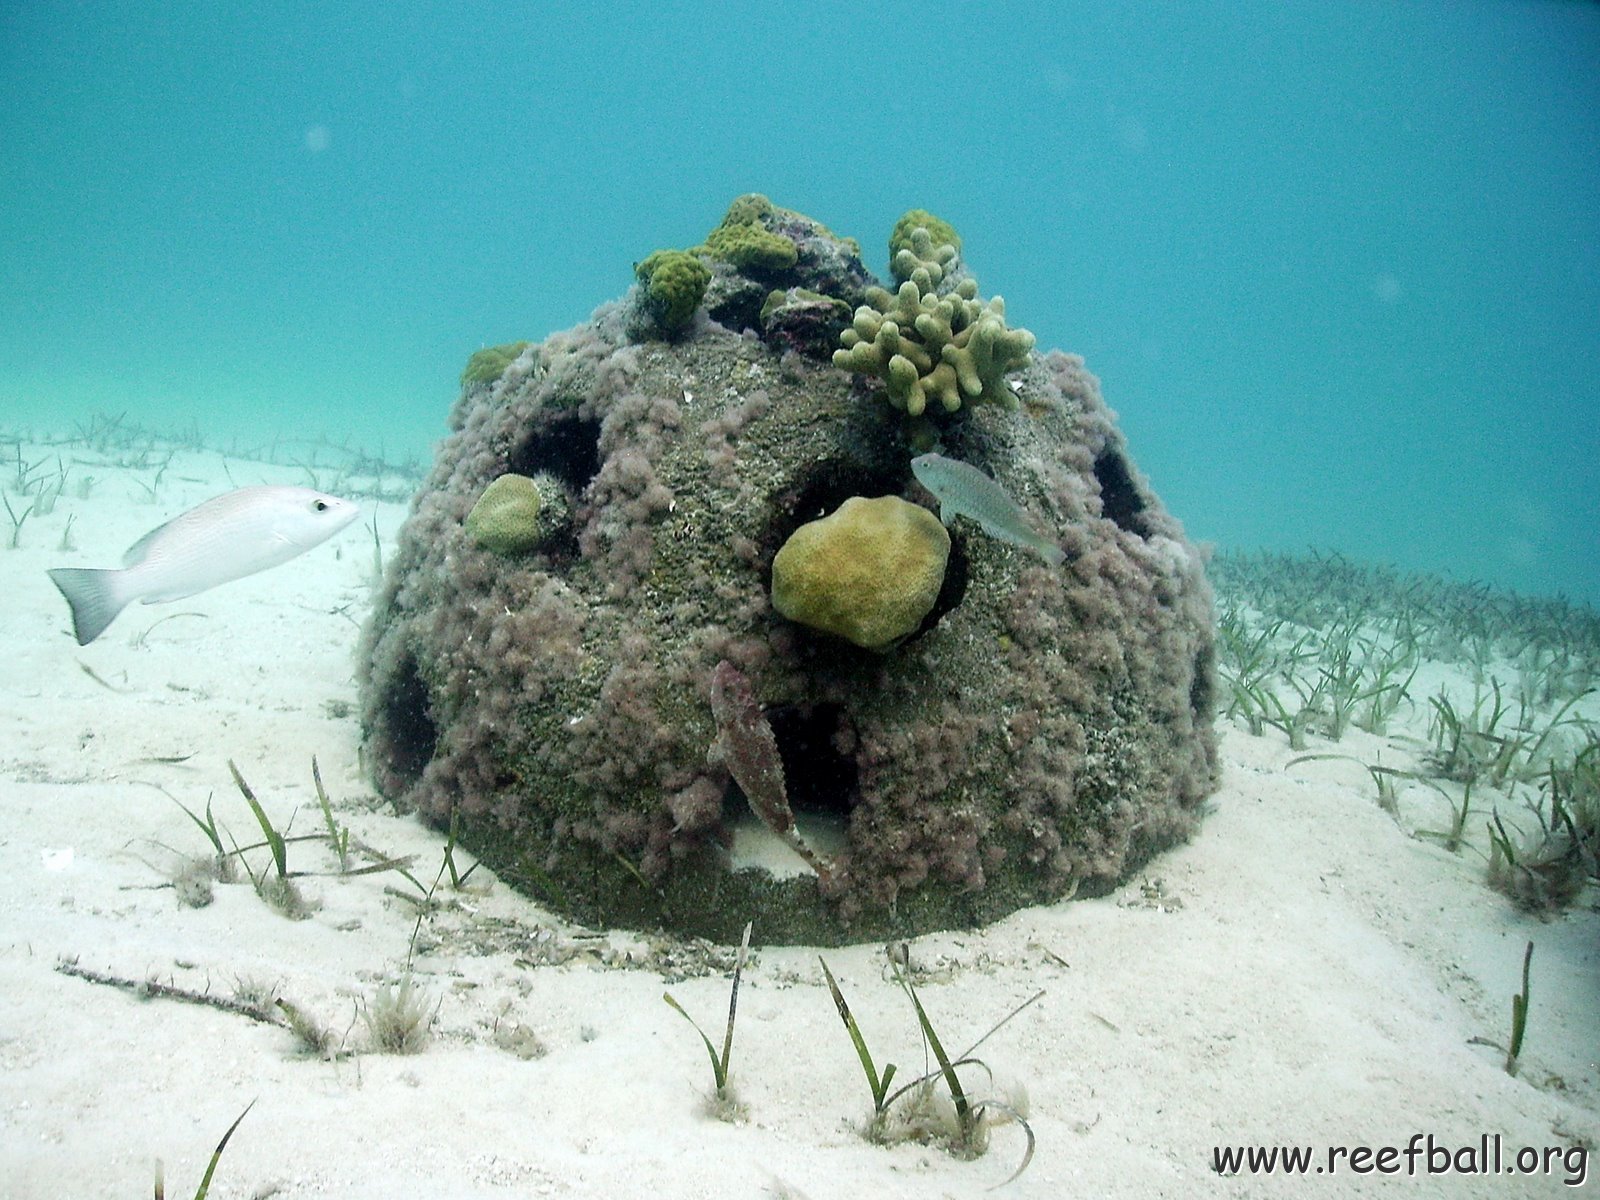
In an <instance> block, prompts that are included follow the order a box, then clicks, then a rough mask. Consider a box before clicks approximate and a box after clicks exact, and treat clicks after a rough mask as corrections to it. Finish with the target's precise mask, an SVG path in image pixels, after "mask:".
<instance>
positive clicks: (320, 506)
mask: <svg viewBox="0 0 1600 1200" xmlns="http://www.w3.org/2000/svg"><path fill="white" fill-rule="evenodd" d="M311 507H312V508H314V509H316V510H317V511H318V512H327V511H328V502H327V501H326V500H313V501H312V502H311Z"/></svg>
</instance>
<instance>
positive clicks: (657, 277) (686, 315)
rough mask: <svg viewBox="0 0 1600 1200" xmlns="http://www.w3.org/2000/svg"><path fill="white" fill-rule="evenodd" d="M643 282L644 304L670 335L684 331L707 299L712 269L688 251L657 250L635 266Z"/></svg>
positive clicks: (636, 272)
mask: <svg viewBox="0 0 1600 1200" xmlns="http://www.w3.org/2000/svg"><path fill="white" fill-rule="evenodd" d="M633 273H634V274H635V275H636V276H637V277H638V279H639V282H640V283H641V284H643V285H644V306H645V308H646V310H647V311H648V313H649V315H650V318H651V319H652V320H653V321H654V322H655V325H656V327H657V328H658V329H659V330H660V331H661V333H662V334H664V335H665V336H667V337H669V338H670V337H673V336H674V335H676V334H678V333H681V332H682V331H683V330H684V328H685V327H686V326H687V325H688V324H689V319H690V318H691V317H693V316H694V310H695V309H697V308H699V307H700V302H701V301H702V300H704V299H705V296H706V285H707V284H709V283H710V282H711V271H710V269H709V268H707V266H706V265H705V263H703V262H701V261H700V260H699V258H697V257H696V256H695V255H693V254H691V253H689V252H688V251H687V250H657V251H656V252H655V253H654V254H651V255H650V256H649V257H647V258H646V259H644V261H643V262H640V263H637V264H635V265H634V268H633Z"/></svg>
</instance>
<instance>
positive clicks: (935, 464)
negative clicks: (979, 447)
mask: <svg viewBox="0 0 1600 1200" xmlns="http://www.w3.org/2000/svg"><path fill="white" fill-rule="evenodd" d="M911 473H912V474H913V475H915V476H916V477H917V482H918V483H920V484H922V486H923V487H925V488H927V489H928V490H929V491H930V492H932V493H933V495H934V498H935V499H937V500H938V501H939V520H941V521H943V522H944V523H945V524H946V525H948V524H950V522H951V520H952V519H953V518H955V517H958V516H963V517H971V518H972V519H973V520H974V521H976V522H977V523H978V524H979V525H981V526H983V529H984V531H985V532H986V533H988V534H989V536H991V537H997V538H999V539H1000V540H1001V541H1002V542H1010V543H1011V544H1012V545H1013V546H1022V547H1024V548H1025V549H1028V550H1032V551H1033V552H1034V553H1035V554H1037V555H1038V556H1039V557H1040V558H1042V559H1044V560H1045V562H1047V563H1049V564H1050V565H1051V566H1052V567H1059V566H1060V565H1061V564H1062V563H1064V562H1065V561H1066V559H1067V556H1066V554H1065V553H1063V552H1062V549H1061V547H1060V546H1058V545H1056V544H1055V542H1053V541H1051V540H1050V539H1049V538H1047V537H1044V536H1043V535H1042V534H1038V533H1035V532H1034V531H1033V529H1032V528H1031V527H1030V526H1029V524H1028V514H1027V513H1025V512H1023V511H1022V508H1021V506H1020V505H1018V504H1017V502H1016V501H1015V500H1013V499H1012V498H1011V497H1010V496H1008V495H1006V491H1005V489H1004V488H1003V487H1001V486H1000V485H999V484H998V483H996V482H995V481H994V480H993V479H990V478H989V476H987V475H985V474H984V473H983V472H982V471H980V470H978V468H977V467H975V466H973V465H972V464H971V463H964V462H962V461H961V460H959V459H955V458H946V457H945V456H944V455H942V454H921V455H918V456H917V457H916V458H913V459H912V460H911Z"/></svg>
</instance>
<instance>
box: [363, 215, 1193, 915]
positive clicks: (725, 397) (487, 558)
mask: <svg viewBox="0 0 1600 1200" xmlns="http://www.w3.org/2000/svg"><path fill="white" fill-rule="evenodd" d="M959 247H960V240H959V237H957V236H956V234H955V231H954V230H953V229H951V228H950V227H949V226H948V225H946V224H945V223H944V222H942V221H940V220H939V219H938V218H937V217H934V216H933V215H932V214H929V213H924V212H920V211H915V210H914V211H913V212H912V213H908V214H907V215H906V217H905V218H903V219H902V221H901V223H900V224H899V225H897V226H896V228H895V234H894V236H893V238H892V239H891V254H892V255H893V265H892V268H891V270H892V274H893V276H894V284H895V290H890V289H888V288H884V287H882V286H880V285H879V284H878V283H877V281H876V280H875V279H874V278H873V277H872V276H871V275H870V273H869V272H868V271H867V270H866V268H865V267H863V265H862V263H861V258H860V253H859V247H858V246H857V244H856V243H855V242H854V240H853V239H849V238H840V237H838V236H836V235H834V234H832V233H831V232H829V231H828V230H827V229H826V228H825V227H823V226H821V225H820V224H818V223H817V222H815V221H813V220H811V219H810V218H807V217H805V216H803V215H801V214H799V213H795V212H791V211H789V210H786V209H782V208H778V207H776V206H774V205H772V204H771V203H770V202H769V201H767V200H766V199H765V198H764V197H760V196H744V197H740V198H739V199H738V200H736V201H735V202H734V205H733V207H732V208H731V209H730V210H729V213H728V216H727V217H726V218H725V219H724V221H723V222H722V224H721V225H719V226H718V227H717V228H716V229H715V230H713V231H712V233H711V234H710V235H708V237H707V239H706V242H705V243H704V244H702V245H700V246H696V247H693V248H691V249H690V250H687V251H677V250H668V251H657V252H656V253H654V254H651V255H649V256H648V257H646V258H644V259H643V260H641V262H640V263H638V264H637V266H636V276H637V280H638V281H637V283H636V284H635V286H634V287H632V288H631V289H630V291H629V292H628V294H627V295H626V296H625V297H623V298H622V299H621V300H619V301H616V302H614V303H610V304H607V305H604V306H602V307H601V308H600V309H599V310H597V311H596V312H595V314H594V315H593V317H592V318H591V319H590V320H589V321H587V322H585V323H583V324H581V325H579V326H577V327H576V328H574V329H571V330H568V331H567V332H564V333H558V334H555V335H553V336H551V337H549V338H548V339H546V340H545V341H544V342H542V343H536V344H523V343H514V344H512V345H509V346H503V347H495V348H493V349H492V350H486V351H481V352H479V354H477V355H474V356H473V359H472V361H471V362H470V363H469V364H468V368H467V371H466V373H465V374H464V376H463V387H462V392H461V396H460V399H459V400H458V401H457V403H456V405H455V408H454V410H453V411H452V413H451V417H450V428H451V431H452V432H451V434H450V436H449V437H448V438H447V439H446V440H445V441H444V443H443V444H442V445H441V447H440V450H439V453H438V458H437V461H436V462H435V464H434V467H433V470H432V473H431V475H430V476H429V478H428V479H427V481H426V483H425V484H424V485H423V486H422V488H421V490H420V491H419V493H418V494H417V496H416V497H415V499H414V501H413V505H412V510H411V513H410V515H409V517H408V519H407V521H406V524H405V526H404V528H403V529H402V530H401V533H400V545H399V551H398V553H397V554H396V555H395V556H394V558H393V560H392V561H391V563H390V566H389V570H388V573H387V576H386V578H385V580H384V583H383V586H382V590H381V592H380V594H379V596H378V598H377V602H376V605H375V608H374V611H373V614H372V617H371V619H370V621H369V623H368V625H367V627H366V628H365V630H364V633H363V637H362V647H361V662H362V668H361V674H362V680H361V686H362V734H363V741H364V750H365V760H366V763H367V765H368V768H369V769H370V770H371V771H372V773H373V776H374V780H375V782H376V784H377V786H378V788H379V789H380V790H381V792H382V793H383V794H384V795H385V796H387V797H388V798H389V799H390V800H392V801H393V802H394V803H395V804H396V805H397V806H399V807H400V808H402V809H408V810H413V811H416V812H417V813H419V814H420V815H422V816H423V817H425V818H426V819H428V820H431V821H434V822H437V823H440V824H441V825H449V824H450V823H451V822H452V821H453V822H455V825H456V828H457V831H458V837H459V840H460V842H461V844H462V845H463V846H465V847H466V848H468V849H469V850H471V851H472V852H474V853H476V854H477V855H478V856H480V857H481V858H482V859H483V860H484V861H485V862H487V863H488V864H489V865H490V866H491V867H493V868H494V869H495V870H496V871H497V872H498V873H499V874H500V876H501V877H502V878H503V879H505V880H506V881H508V882H509V883H511V884H512V885H514V886H515V887H517V888H518V889H520V890H522V891H524V892H526V893H527V894H529V895H530V896H532V897H534V898H535V899H537V900H539V901H540V902H542V903H544V904H547V905H549V906H550V907H552V908H553V909H555V910H557V911H559V912H561V913H563V914H565V915H567V916H569V917H571V918H573V919H575V920H577V921H580V922H583V923H585V924H589V925H592V926H598V927H607V926H620V927H625V928H641V929H654V928H665V929H668V930H673V931H677V932H680V933H685V934H693V935H702V936H706V937H710V938H715V939H719V940H722V941H736V940H737V939H738V936H739V932H740V930H741V929H742V928H743V926H744V924H745V922H747V921H754V923H755V928H756V930H757V936H758V938H759V939H760V940H762V941H764V942H767V943H769V944H770V943H785V942H787V943H811V944H818V945H833V944H838V943H841V942H846V941H865V940H869V939H881V938H886V937H898V936H910V935H914V934H917V933H921V932H926V931H929V930H935V929H950V928H963V927H971V926H975V925H980V924H983V923H986V922H989V921H993V920H995V919H997V918H999V917H1002V916H1004V915H1006V914H1008V913H1010V912H1013V911H1015V910H1016V909H1018V908H1020V907H1023V906H1026V905H1029V904H1035V903H1041V902H1048V901H1052V900H1056V899H1059V898H1061V897H1064V896H1069V895H1073V894H1077V895H1094V894H1104V893H1105V892H1106V891H1107V890H1109V889H1110V888H1112V887H1114V886H1115V885H1116V884H1117V883H1118V882H1119V881H1120V880H1122V879H1124V878H1126V876H1127V874H1128V873H1129V872H1130V871H1131V870H1133V869H1135V868H1136V867H1137V866H1138V865H1139V864H1141V863H1143V862H1145V861H1146V860H1148V859H1149V857H1150V856H1151V855H1152V854H1154V853H1156V852H1157V851H1159V850H1160V849H1162V848H1164V847H1166V846H1169V845H1171V844H1173V843H1175V842H1178V841H1181V840H1182V839H1184V838H1185V837H1186V836H1187V835H1188V834H1189V832H1190V831H1191V830H1192V828H1193V826H1194V824H1195V822H1196V820H1197V818H1198V815H1199V811H1200V805H1201V802H1202V800H1203V799H1204V797H1205V796H1206V795H1207V794H1209V793H1210V792H1211V791H1212V790H1213V789H1214V788H1215V786H1216V782H1217V776H1218V765H1217V748H1216V738H1215V732H1214V729H1213V716H1214V712H1213V696H1214V691H1215V681H1214V664H1213V622H1212V604H1211V591H1210V587H1209V585H1208V584H1207V581H1206V578H1205V573H1204V568H1203V565H1202V558H1201V555H1200V553H1199V552H1198V551H1197V549H1196V548H1195V547H1194V546H1193V545H1191V544H1190V543H1189V542H1188V541H1187V540H1186V539H1185V537H1184V534H1183V530H1182V528H1181V526H1180V525H1179V523H1178V522H1177V521H1176V520H1175V519H1174V518H1173V517H1172V516H1170V515H1169V514H1168V513H1167V512H1166V510H1165V509H1164V508H1163V507H1162V505H1161V502H1160V500H1159V499H1158V498H1157V497H1156V495H1155V493H1154V492H1153V491H1152V490H1151V488H1150V486H1149V484H1148V482H1147V481H1146V480H1145V479H1144V478H1143V476H1142V475H1141V474H1140V473H1139V471H1138V470H1137V468H1136V467H1135V465H1134V463H1133V461H1132V459H1131V458H1130V457H1129V454H1128V450H1127V447H1126V444H1125V441H1124V439H1123V436H1122V434H1121V432H1120V431H1119V430H1118V429H1117V427H1116V425H1115V423H1114V418H1113V416H1112V414H1111V412H1110V410H1109V409H1107V407H1106V405H1105V403H1104V402H1103V401H1102V399H1101V398H1100V393H1099V388H1098V385H1097V383H1096V381H1095V379H1094V377H1093V376H1091V375H1090V374H1089V373H1088V372H1087V371H1086V370H1085V369H1084V366H1083V363H1082V361H1081V360H1080V359H1078V358H1076V357H1073V356H1070V355H1066V354H1062V353H1060V352H1056V351H1052V352H1049V353H1039V352H1037V351H1035V350H1033V348H1032V345H1033V339H1032V336H1031V335H1030V334H1028V333H1027V332H1026V330H1022V329H1014V328H1012V327H1011V326H1010V325H1008V324H1007V315H1006V314H1005V312H1004V306H1003V304H1002V303H1001V302H1000V301H999V299H998V298H993V299H991V300H987V301H985V300H982V299H981V298H979V297H978V294H977V286H976V281H975V280H974V279H973V277H972V275H971V274H970V273H969V272H968V271H967V269H966V267H965V264H964V263H963V262H962V260H961V257H960V249H959ZM929 451H937V453H938V455H940V456H942V457H943V458H944V459H948V460H954V461H953V463H949V464H945V465H947V466H949V467H950V468H951V471H952V472H954V473H956V474H953V475H952V482H950V483H949V484H948V485H945V484H943V483H941V482H938V481H934V480H933V479H931V478H930V477H927V476H925V478H928V479H929V482H928V486H927V487H924V486H923V483H921V482H919V480H918V478H917V476H915V475H914V474H913V471H912V466H911V464H912V460H913V459H914V458H917V457H918V456H919V455H923V454H925V453H927V452H929ZM924 461H927V460H924ZM962 464H966V466H965V467H963V466H962ZM968 467H970V468H975V469H976V471H981V472H982V473H983V475H984V476H987V477H988V479H987V480H984V479H983V478H982V477H979V476H978V475H977V474H976V471H972V470H968V469H967V468H968ZM947 486H948V490H947ZM928 488H934V489H936V490H935V491H934V492H930V491H929V490H928ZM884 497H892V498H894V499H893V500H892V501H890V502H885V501H884V500H883V498H884ZM852 501H854V503H851V502H852ZM861 501H873V502H874V503H871V504H867V503H862V502H861ZM941 507H943V508H944V509H945V512H944V514H943V515H944V518H945V524H944V526H941V525H940V521H939V518H938V517H937V516H935V515H934V514H936V513H938V511H939V509H940V508H941ZM780 550H784V551H785V553H784V555H783V556H782V558H781V559H780V558H779V551H780ZM775 559H779V562H778V564H777V567H776V568H775V566H774V560H775ZM775 598H776V600H775ZM719 688H720V689H721V693H718V689H719ZM714 693H718V694H720V695H721V699H722V703H721V704H720V705H718V706H714V704H713V700H714V699H716V698H717V696H716V695H714ZM741 697H742V698H743V699H744V700H745V701H746V703H744V704H742V705H741V704H740V703H738V701H739V699H740V698H741ZM764 747H766V748H768V749H770V750H772V751H775V753H770V754H769V753H765V752H764V750H763V748H764ZM751 847H754V849H753V850H752V849H751Z"/></svg>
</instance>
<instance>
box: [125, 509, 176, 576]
mask: <svg viewBox="0 0 1600 1200" xmlns="http://www.w3.org/2000/svg"><path fill="white" fill-rule="evenodd" d="M173 520H177V518H176V517H174V518H173ZM171 524H172V521H164V522H163V523H161V524H160V525H157V526H156V527H155V528H154V529H152V530H151V531H150V532H149V533H147V534H145V535H144V536H143V537H142V538H140V539H139V540H138V541H137V542H135V543H134V544H133V545H131V546H129V547H128V551H127V553H126V554H124V555H123V556H122V565H123V567H124V568H126V567H136V566H138V565H139V564H140V563H142V562H143V561H144V556H145V555H146V554H149V553H150V546H151V543H153V542H154V541H155V540H156V539H157V538H158V537H160V536H161V534H162V532H163V531H164V530H165V529H166V528H167V526H168V525H171Z"/></svg>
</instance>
